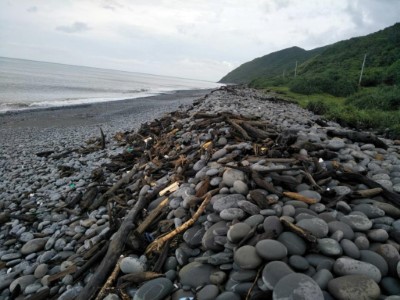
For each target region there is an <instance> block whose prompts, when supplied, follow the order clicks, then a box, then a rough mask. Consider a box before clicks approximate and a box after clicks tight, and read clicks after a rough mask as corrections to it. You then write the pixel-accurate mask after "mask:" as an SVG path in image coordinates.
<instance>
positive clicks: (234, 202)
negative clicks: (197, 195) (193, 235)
mask: <svg viewBox="0 0 400 300" xmlns="http://www.w3.org/2000/svg"><path fill="white" fill-rule="evenodd" d="M241 200H246V198H245V197H244V196H243V195H242V194H229V195H226V196H223V197H219V198H218V199H217V200H216V201H215V202H214V203H213V209H214V211H215V212H221V211H223V210H224V209H227V208H232V207H235V208H236V207H238V202H239V201H241Z"/></svg>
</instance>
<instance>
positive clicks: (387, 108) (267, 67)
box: [221, 23, 400, 136]
mask: <svg viewBox="0 0 400 300" xmlns="http://www.w3.org/2000/svg"><path fill="white" fill-rule="evenodd" d="M365 55H366V60H365V68H364V72H363V76H362V80H361V83H359V79H360V72H361V66H362V63H363V60H364V56H365ZM296 61H297V62H298V67H297V74H296V76H295V74H294V66H295V63H296ZM284 71H285V76H283V72H284ZM221 82H224V83H248V84H249V85H250V86H251V87H255V88H261V89H275V90H278V91H280V92H284V93H286V94H287V95H290V96H292V98H293V97H294V98H297V100H298V102H299V103H300V104H302V105H303V106H305V107H307V108H309V109H311V110H313V111H315V112H317V113H320V114H324V115H325V116H327V117H329V118H330V119H334V120H336V121H339V122H343V123H345V124H346V125H349V126H353V127H355V128H375V129H382V130H383V129H386V128H389V129H390V130H391V131H392V132H395V134H396V135H397V136H400V23H396V24H394V25H393V26H391V27H388V28H385V29H383V30H380V31H378V32H375V33H372V34H369V35H366V36H362V37H356V38H351V39H349V40H344V41H340V42H337V43H334V44H331V45H328V46H325V47H322V48H317V49H313V50H309V51H306V50H303V49H301V48H298V47H293V48H289V49H284V50H281V51H278V52H274V53H271V54H268V55H265V56H263V57H260V58H257V59H255V60H253V61H250V62H247V63H245V64H243V65H241V66H240V67H238V68H237V69H235V70H233V71H231V72H230V73H229V74H227V75H226V76H225V77H223V78H222V79H221ZM302 95H306V96H302ZM295 100H296V99H295ZM385 132H387V130H386V131H385Z"/></svg>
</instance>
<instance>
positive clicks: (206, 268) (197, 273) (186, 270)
mask: <svg viewBox="0 0 400 300" xmlns="http://www.w3.org/2000/svg"><path fill="white" fill-rule="evenodd" d="M214 270H215V269H214V267H213V266H211V265H208V264H201V263H199V262H192V263H189V264H187V265H185V266H183V267H182V269H181V270H180V271H179V279H180V283H181V284H183V285H188V286H191V287H193V288H196V287H198V286H201V285H204V284H209V283H210V275H211V274H212V273H213V271H214Z"/></svg>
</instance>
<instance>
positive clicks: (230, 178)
mask: <svg viewBox="0 0 400 300" xmlns="http://www.w3.org/2000/svg"><path fill="white" fill-rule="evenodd" d="M245 178H246V176H245V174H244V172H242V171H240V170H236V169H229V168H228V169H226V171H225V172H224V174H223V175H222V181H223V183H224V184H226V185H227V186H229V187H232V186H233V184H234V182H235V181H236V180H240V181H244V180H245Z"/></svg>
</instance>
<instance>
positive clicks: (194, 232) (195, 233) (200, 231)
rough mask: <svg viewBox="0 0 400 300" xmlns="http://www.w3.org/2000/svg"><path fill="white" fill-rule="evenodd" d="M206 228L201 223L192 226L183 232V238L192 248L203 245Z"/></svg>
mask: <svg viewBox="0 0 400 300" xmlns="http://www.w3.org/2000/svg"><path fill="white" fill-rule="evenodd" d="M205 232H206V231H205V229H204V228H203V227H202V226H200V225H195V226H193V227H190V228H189V229H188V230H186V231H185V233H184V234H183V240H184V241H185V242H186V244H188V245H189V246H190V247H192V248H197V247H199V246H200V245H201V241H202V239H203V236H204V234H205Z"/></svg>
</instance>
